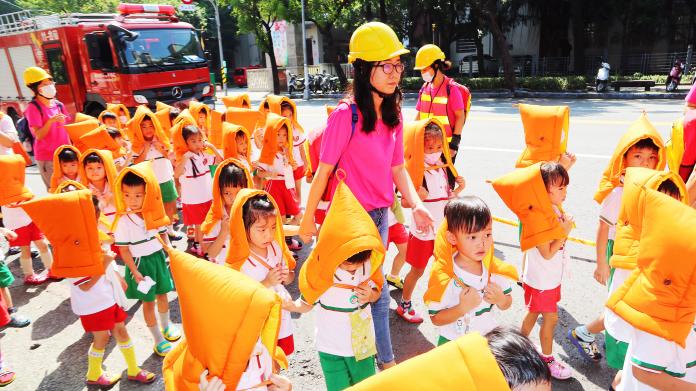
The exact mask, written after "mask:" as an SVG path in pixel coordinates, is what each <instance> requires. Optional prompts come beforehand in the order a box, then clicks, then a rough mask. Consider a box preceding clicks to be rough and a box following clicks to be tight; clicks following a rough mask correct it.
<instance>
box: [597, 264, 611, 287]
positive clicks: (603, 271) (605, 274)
mask: <svg viewBox="0 0 696 391" xmlns="http://www.w3.org/2000/svg"><path fill="white" fill-rule="evenodd" d="M609 274H610V271H609V265H608V264H607V263H606V262H604V261H598V262H597V267H596V268H595V271H594V279H595V280H597V282H598V283H600V284H602V285H605V286H606V285H607V281H608V280H609Z"/></svg>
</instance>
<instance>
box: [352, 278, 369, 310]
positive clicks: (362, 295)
mask: <svg viewBox="0 0 696 391" xmlns="http://www.w3.org/2000/svg"><path fill="white" fill-rule="evenodd" d="M355 295H356V296H358V303H360V304H361V305H362V304H365V303H370V302H371V301H372V300H370V299H371V296H372V288H370V286H369V285H368V284H367V283H362V284H360V285H358V286H357V287H356V288H355Z"/></svg>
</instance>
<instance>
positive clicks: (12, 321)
mask: <svg viewBox="0 0 696 391" xmlns="http://www.w3.org/2000/svg"><path fill="white" fill-rule="evenodd" d="M0 239H5V240H8V241H10V240H15V239H17V234H15V233H14V232H13V231H10V230H9V229H6V228H2V227H0ZM14 280H15V279H14V276H13V275H12V272H11V271H10V268H9V267H7V264H6V263H5V254H4V252H0V301H2V302H3V304H2V305H0V307H3V306H4V307H5V308H4V309H0V313H2V312H4V311H7V323H6V324H5V325H4V327H16V328H22V327H27V326H29V324H30V323H31V321H30V320H29V319H28V318H26V317H24V316H22V315H19V314H17V307H15V306H14V302H13V301H12V295H11V294H10V289H9V288H10V286H12V283H14ZM4 318H5V316H4V315H1V314H0V319H2V320H4ZM0 323H4V322H0ZM0 327H2V326H0ZM1 370H2V355H1V354H0V371H1ZM0 385H2V375H1V374H0Z"/></svg>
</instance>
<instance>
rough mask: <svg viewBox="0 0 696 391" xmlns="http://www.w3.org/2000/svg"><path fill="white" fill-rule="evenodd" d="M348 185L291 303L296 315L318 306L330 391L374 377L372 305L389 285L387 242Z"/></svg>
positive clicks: (343, 186) (336, 200)
mask: <svg viewBox="0 0 696 391" xmlns="http://www.w3.org/2000/svg"><path fill="white" fill-rule="evenodd" d="M371 222H372V219H371V218H370V216H369V215H368V214H367V212H365V210H364V209H363V208H362V207H361V206H360V204H359V203H358V200H357V199H356V198H355V196H354V195H353V193H351V192H350V189H348V186H347V185H346V184H345V183H343V182H340V183H339V185H338V188H337V189H336V192H335V193H334V197H333V201H332V204H331V206H330V207H329V212H328V213H327V216H326V220H325V221H324V225H323V226H322V229H321V230H320V231H319V237H318V239H317V244H316V246H315V247H314V250H313V251H312V253H311V254H310V256H309V257H308V258H307V260H306V261H305V263H304V264H303V265H302V269H301V270H300V276H299V280H298V285H299V288H300V293H301V296H300V298H299V299H297V300H296V301H294V302H292V301H286V302H285V304H284V307H285V308H287V309H289V310H291V311H294V312H308V311H310V310H311V309H312V308H313V307H314V306H315V305H316V307H317V308H316V317H315V325H316V340H315V343H316V349H317V351H318V352H319V361H320V362H321V369H322V372H323V373H324V381H325V382H326V388H327V389H328V390H329V391H336V390H343V389H345V388H348V387H350V386H352V385H355V384H357V383H359V382H360V381H361V380H363V379H366V378H368V377H370V376H372V375H374V374H375V357H374V355H375V354H376V353H377V348H376V345H375V333H374V325H373V321H372V315H371V313H370V303H374V302H375V301H377V299H379V297H380V290H381V288H382V286H383V284H384V276H383V275H382V273H381V265H382V262H383V260H384V247H383V245H382V239H381V237H380V235H379V232H377V228H376V227H375V225H374V223H371Z"/></svg>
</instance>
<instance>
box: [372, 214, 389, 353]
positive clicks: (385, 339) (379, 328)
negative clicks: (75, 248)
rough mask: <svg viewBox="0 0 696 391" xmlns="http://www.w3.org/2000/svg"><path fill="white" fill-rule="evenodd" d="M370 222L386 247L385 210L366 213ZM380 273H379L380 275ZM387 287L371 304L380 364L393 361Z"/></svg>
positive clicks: (385, 282)
mask: <svg viewBox="0 0 696 391" xmlns="http://www.w3.org/2000/svg"><path fill="white" fill-rule="evenodd" d="M367 213H368V214H369V215H370V217H371V218H372V221H374V222H375V225H376V226H377V231H379V235H380V236H381V237H382V244H384V246H385V247H386V246H387V234H388V233H389V222H388V221H387V208H378V209H373V210H371V211H369V212H367ZM381 272H382V271H380V273H381ZM390 299H391V297H390V296H389V285H387V281H386V280H385V281H384V285H383V286H382V294H381V296H380V297H379V299H378V300H377V301H376V302H374V303H372V306H371V308H372V319H373V322H374V325H375V340H376V342H377V359H378V360H377V361H378V362H381V363H385V362H392V361H394V351H393V350H392V343H391V334H390V333H389V300H390Z"/></svg>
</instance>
